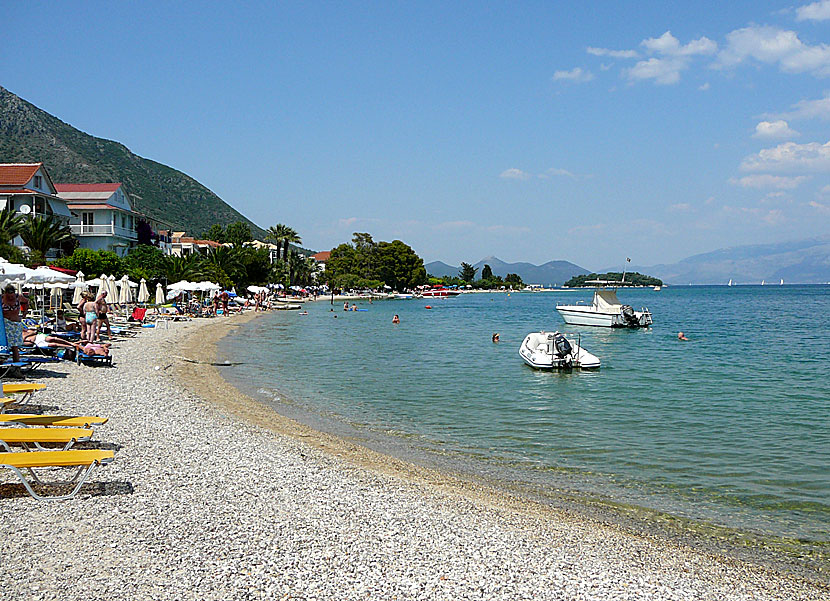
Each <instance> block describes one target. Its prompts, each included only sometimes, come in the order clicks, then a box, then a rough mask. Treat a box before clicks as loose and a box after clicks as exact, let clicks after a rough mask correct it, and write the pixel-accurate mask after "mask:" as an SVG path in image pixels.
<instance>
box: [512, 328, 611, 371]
mask: <svg viewBox="0 0 830 601" xmlns="http://www.w3.org/2000/svg"><path fill="white" fill-rule="evenodd" d="M547 336H548V334H547V333H546V332H532V333H530V334H528V335H527V336H526V337H525V339H524V340H523V341H522V344H521V346H519V356H520V357H521V358H522V360H523V361H524V362H525V363H527V364H528V365H529V366H530V367H532V368H534V369H540V370H554V369H556V370H568V369H599V366H600V361H599V358H598V357H597V356H596V355H592V354H591V353H589V352H588V351H586V350H585V349H584V348H582V347H580V346H579V344H578V343H577V342H575V341H573V340H570V341H569V342H570V343H571V348H572V350H571V353H570V354H569V355H568V356H567V357H565V358H562V357H559V356H558V355H554V354H553V353H551V352H550V350H549V348H545V347H546V345H545V344H542V343H541V341H542V340H544V339H545V337H547Z"/></svg>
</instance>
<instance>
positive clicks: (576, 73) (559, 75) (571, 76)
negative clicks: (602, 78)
mask: <svg viewBox="0 0 830 601" xmlns="http://www.w3.org/2000/svg"><path fill="white" fill-rule="evenodd" d="M593 78H594V74H593V73H591V72H590V71H583V70H582V67H574V68H573V69H571V70H570V71H556V72H555V73H554V74H553V79H554V81H575V82H586V81H591V80H592V79H593Z"/></svg>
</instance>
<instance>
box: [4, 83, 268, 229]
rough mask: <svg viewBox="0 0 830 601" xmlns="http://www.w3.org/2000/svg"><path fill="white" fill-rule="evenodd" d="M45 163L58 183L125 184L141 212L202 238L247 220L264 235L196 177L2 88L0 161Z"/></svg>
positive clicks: (251, 225)
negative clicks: (76, 125) (208, 232)
mask: <svg viewBox="0 0 830 601" xmlns="http://www.w3.org/2000/svg"><path fill="white" fill-rule="evenodd" d="M41 162H42V163H44V165H45V166H46V169H47V171H49V175H50V176H51V177H52V181H54V182H60V183H67V184H83V183H113V182H121V183H123V184H124V185H125V186H126V187H127V192H129V194H130V195H131V197H132V202H133V206H134V207H135V208H136V210H137V211H139V212H141V213H144V214H146V215H149V216H150V217H154V218H156V219H160V220H163V221H166V222H167V223H169V224H171V225H172V226H174V227H173V229H175V230H184V231H187V232H188V233H189V234H192V235H197V236H198V235H199V234H201V233H202V232H204V231H205V230H207V229H208V228H209V227H210V226H211V225H213V224H214V223H220V224H223V225H227V224H228V223H232V222H235V221H244V222H246V223H248V224H249V225H250V227H251V231H252V232H253V234H254V237H257V238H261V237H262V236H264V232H263V230H262V228H260V227H259V226H257V225H256V224H255V223H253V222H252V221H251V220H249V219H248V218H246V217H245V216H244V215H242V213H240V212H239V211H237V210H236V209H234V208H233V207H231V206H230V205H229V204H228V203H226V202H225V201H224V200H222V199H221V198H219V197H218V196H217V195H216V194H214V193H213V192H211V191H210V190H208V189H207V188H206V187H205V186H203V185H202V184H200V183H199V182H197V181H196V180H195V179H193V178H192V177H190V176H188V175H185V174H184V173H182V172H181V171H177V170H176V169H173V168H172V167H168V166H167V165H162V164H161V163H156V162H155V161H151V160H149V159H145V158H142V157H140V156H137V155H135V154H133V153H132V152H130V149H129V148H127V147H126V146H124V145H123V144H119V143H118V142H113V141H111V140H104V139H102V138H96V137H94V136H90V135H89V134H86V133H84V132H82V131H80V130H77V129H75V128H74V127H72V126H71V125H67V124H66V123H64V122H63V121H61V120H60V119H58V118H56V117H53V116H52V115H50V114H49V113H47V112H45V111H42V110H41V109H39V108H37V107H36V106H34V105H33V104H30V103H28V102H26V101H25V100H23V99H22V98H19V97H18V96H16V95H14V94H12V93H11V92H9V91H8V90H6V89H5V88H3V87H2V86H0V163H41Z"/></svg>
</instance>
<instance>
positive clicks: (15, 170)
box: [0, 163, 43, 186]
mask: <svg viewBox="0 0 830 601" xmlns="http://www.w3.org/2000/svg"><path fill="white" fill-rule="evenodd" d="M41 167H43V163H1V164H0V186H25V185H26V184H27V183H28V182H29V180H30V179H32V176H33V175H34V174H35V172H36V171H37V170H38V169H40V168H41Z"/></svg>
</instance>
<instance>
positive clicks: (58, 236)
mask: <svg viewBox="0 0 830 601" xmlns="http://www.w3.org/2000/svg"><path fill="white" fill-rule="evenodd" d="M20 237H21V238H22V239H23V243H24V244H25V245H26V246H28V247H29V249H30V250H31V255H33V256H30V259H31V260H33V261H34V262H42V261H43V260H44V257H45V256H46V253H47V252H48V251H49V249H50V248H57V247H59V246H60V245H61V244H63V243H64V242H68V241H70V240H72V231H71V230H70V229H69V226H68V225H65V224H63V223H61V222H60V221H58V220H57V219H55V218H54V217H32V218H31V219H29V220H28V223H27V224H26V226H25V227H24V228H23V229H22V230H21V231H20Z"/></svg>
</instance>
